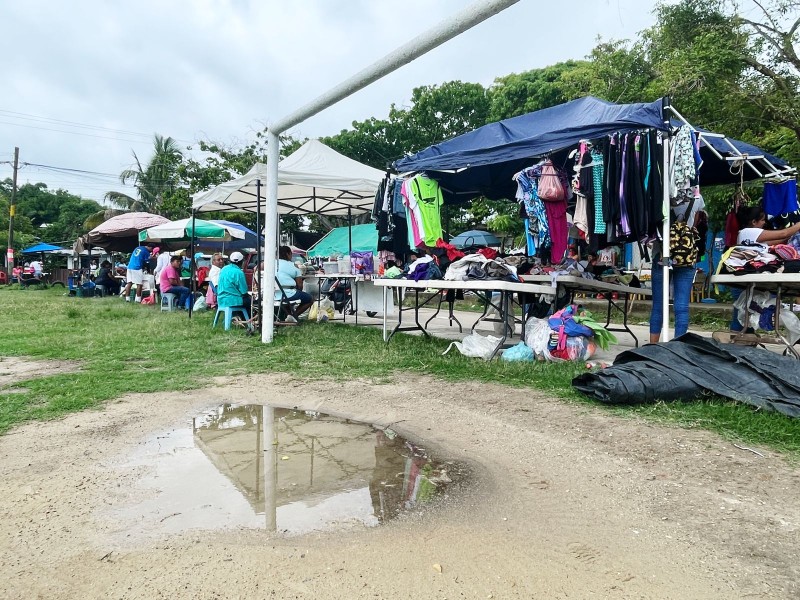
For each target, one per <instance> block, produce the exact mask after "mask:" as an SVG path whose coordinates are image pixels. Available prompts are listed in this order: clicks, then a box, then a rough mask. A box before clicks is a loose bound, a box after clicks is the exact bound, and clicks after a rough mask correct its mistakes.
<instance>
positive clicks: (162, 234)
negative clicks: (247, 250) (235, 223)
mask: <svg viewBox="0 0 800 600" xmlns="http://www.w3.org/2000/svg"><path fill="white" fill-rule="evenodd" d="M244 237H245V232H244V231H242V230H241V229H239V228H237V227H231V226H228V225H221V224H219V223H212V222H211V221H205V220H203V219H193V218H191V217H190V218H188V219H178V220H177V221H168V222H167V223H162V224H160V225H156V226H155V227H150V228H148V229H145V230H143V231H141V232H139V241H140V242H169V241H190V240H192V238H194V239H198V240H217V241H230V240H233V239H244Z"/></svg>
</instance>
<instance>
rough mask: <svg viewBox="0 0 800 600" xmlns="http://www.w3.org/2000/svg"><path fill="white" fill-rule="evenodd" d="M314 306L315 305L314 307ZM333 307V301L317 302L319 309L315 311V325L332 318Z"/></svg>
mask: <svg viewBox="0 0 800 600" xmlns="http://www.w3.org/2000/svg"><path fill="white" fill-rule="evenodd" d="M314 306H316V304H315V305H314ZM333 315H334V306H333V301H332V300H330V299H329V298H323V299H322V300H320V301H319V309H318V311H317V323H324V322H325V321H329V320H331V319H332V318H333Z"/></svg>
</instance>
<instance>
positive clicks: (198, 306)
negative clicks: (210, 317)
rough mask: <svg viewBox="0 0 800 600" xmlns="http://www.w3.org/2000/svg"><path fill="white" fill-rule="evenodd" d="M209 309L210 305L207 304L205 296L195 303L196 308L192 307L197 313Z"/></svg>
mask: <svg viewBox="0 0 800 600" xmlns="http://www.w3.org/2000/svg"><path fill="white" fill-rule="evenodd" d="M207 308H208V304H207V303H206V299H205V297H204V296H200V297H199V298H198V299H197V300H195V301H194V306H192V310H193V311H195V312H197V311H200V310H206V309H207Z"/></svg>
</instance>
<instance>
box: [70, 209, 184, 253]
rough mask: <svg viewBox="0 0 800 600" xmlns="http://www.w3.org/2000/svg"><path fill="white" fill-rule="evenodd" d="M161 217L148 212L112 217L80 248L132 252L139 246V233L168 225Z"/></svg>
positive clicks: (90, 235) (164, 218)
mask: <svg viewBox="0 0 800 600" xmlns="http://www.w3.org/2000/svg"><path fill="white" fill-rule="evenodd" d="M168 222H169V219H167V218H166V217H162V216H161V215H154V214H151V213H146V212H130V213H123V214H121V215H117V216H115V217H111V218H110V219H108V220H107V221H104V222H102V223H100V225H98V226H97V227H95V228H94V229H92V230H91V231H90V232H89V233H87V234H86V235H85V236H83V238H81V240H80V241H79V243H78V244H76V245H77V246H79V247H83V248H85V247H87V246H99V247H100V248H103V249H105V250H109V251H116V252H130V251H131V250H133V249H134V248H136V246H138V245H139V232H140V231H141V230H142V229H147V228H148V227H154V226H156V225H160V224H161V223H168Z"/></svg>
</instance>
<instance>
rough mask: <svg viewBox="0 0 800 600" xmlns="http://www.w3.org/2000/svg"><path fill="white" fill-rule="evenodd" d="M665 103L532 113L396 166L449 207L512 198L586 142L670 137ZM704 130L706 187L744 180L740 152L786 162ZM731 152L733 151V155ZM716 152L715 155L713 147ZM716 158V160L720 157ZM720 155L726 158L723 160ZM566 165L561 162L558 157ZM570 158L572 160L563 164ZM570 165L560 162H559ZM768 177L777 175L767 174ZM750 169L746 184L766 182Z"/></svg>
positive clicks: (597, 103)
mask: <svg viewBox="0 0 800 600" xmlns="http://www.w3.org/2000/svg"><path fill="white" fill-rule="evenodd" d="M668 108H669V105H668V103H667V101H666V99H661V100H657V101H655V102H650V103H637V104H613V103H611V102H607V101H605V100H601V99H599V98H595V97H593V96H586V97H584V98H579V99H577V100H573V101H571V102H567V103H566V104H561V105H559V106H553V107H550V108H545V109H542V110H537V111H535V112H532V113H527V114H524V115H520V116H517V117H512V118H510V119H505V120H503V121H498V122H496V123H490V124H488V125H484V126H483V127H479V128H478V129H476V130H474V131H470V132H469V133H465V134H463V135H460V136H458V137H455V138H452V139H450V140H447V141H444V142H442V143H440V144H434V145H433V146H430V147H428V148H425V149H424V150H420V151H419V152H417V153H416V154H413V155H411V156H406V157H404V158H402V159H400V160H398V161H396V162H395V163H394V167H395V169H397V171H398V172H401V173H409V172H419V171H426V172H427V173H428V174H429V175H430V176H431V177H433V178H434V179H437V180H438V181H439V182H440V184H441V185H442V188H443V190H444V195H445V201H446V202H448V203H457V202H465V201H467V200H470V199H472V198H476V197H478V196H486V197H488V198H513V197H514V194H515V192H516V183H515V182H514V181H513V180H512V176H513V175H514V174H515V173H517V172H518V171H520V170H522V169H524V168H525V167H527V166H530V165H531V163H532V161H533V160H534V159H535V158H537V157H541V156H544V155H546V154H553V153H558V152H559V151H563V152H567V151H568V150H569V149H570V148H571V147H574V146H575V145H576V144H578V143H579V142H580V140H584V139H586V140H591V139H597V138H600V137H603V136H605V135H607V134H610V133H614V132H618V131H631V130H635V129H643V128H651V129H658V130H660V131H667V129H668V128H669V127H668V125H681V124H682V122H678V121H674V122H672V121H671V117H670V116H669V114H668V113H669V111H668V110H667V109H668ZM700 131H701V139H702V142H703V143H701V148H700V154H701V156H702V158H703V160H704V163H703V167H702V168H701V170H700V178H701V182H702V183H703V185H716V184H721V183H735V182H738V181H739V174H738V171H737V174H735V175H734V174H733V173H731V170H730V168H729V166H730V165H729V163H728V161H727V160H725V157H726V156H730V157H734V156H735V154H736V152H738V153H740V154H744V155H749V156H759V157H764V158H763V159H759V160H762V161H768V162H769V163H771V164H772V165H774V166H775V167H786V162H785V161H783V160H781V159H779V158H777V157H775V156H772V155H769V154H767V153H765V152H763V151H762V150H760V149H759V148H756V147H755V146H751V145H750V144H746V143H744V142H740V141H737V140H731V139H729V138H725V137H724V136H719V135H718V134H712V133H710V132H702V130H700ZM731 145H732V146H733V147H734V148H735V150H734V149H732V148H731ZM709 146H711V148H713V150H712V149H711V148H709ZM715 151H716V153H715ZM717 154H720V155H722V156H723V160H720V159H719V157H718V156H717ZM559 158H560V157H559ZM564 158H566V157H564ZM563 161H564V159H561V160H558V158H554V162H556V163H559V162H563ZM763 168H764V171H765V173H766V172H770V171H773V172H774V169H770V168H769V167H768V166H766V164H765V167H763ZM762 176H763V174H758V173H757V172H756V171H755V170H754V169H745V172H744V179H745V180H751V179H757V178H760V177H762Z"/></svg>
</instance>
